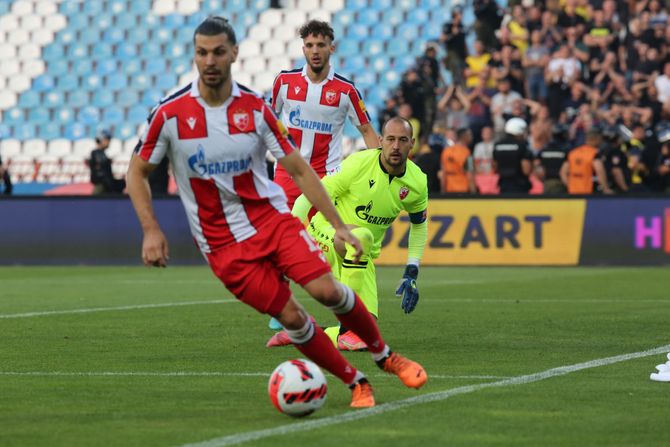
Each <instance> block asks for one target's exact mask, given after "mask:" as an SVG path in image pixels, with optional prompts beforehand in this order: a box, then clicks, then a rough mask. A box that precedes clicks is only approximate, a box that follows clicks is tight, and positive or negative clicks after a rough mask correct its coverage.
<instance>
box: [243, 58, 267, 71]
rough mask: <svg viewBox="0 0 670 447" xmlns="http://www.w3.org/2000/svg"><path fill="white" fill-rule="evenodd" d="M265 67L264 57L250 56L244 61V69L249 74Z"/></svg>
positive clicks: (263, 69)
mask: <svg viewBox="0 0 670 447" xmlns="http://www.w3.org/2000/svg"><path fill="white" fill-rule="evenodd" d="M266 68H267V66H266V64H265V58H264V57H260V56H258V57H251V58H247V59H246V60H245V61H244V67H243V69H244V71H245V72H246V73H249V74H252V75H253V74H256V73H261V72H263V71H265V70H266Z"/></svg>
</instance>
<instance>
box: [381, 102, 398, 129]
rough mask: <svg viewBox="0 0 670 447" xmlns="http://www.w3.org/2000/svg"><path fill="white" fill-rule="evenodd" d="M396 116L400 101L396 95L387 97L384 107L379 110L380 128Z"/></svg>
mask: <svg viewBox="0 0 670 447" xmlns="http://www.w3.org/2000/svg"><path fill="white" fill-rule="evenodd" d="M394 116H398V101H396V99H395V97H390V98H386V101H384V108H383V109H382V110H381V111H380V112H379V117H378V118H377V122H378V124H379V129H383V128H384V123H386V122H387V121H388V120H390V119H391V118H393V117H394Z"/></svg>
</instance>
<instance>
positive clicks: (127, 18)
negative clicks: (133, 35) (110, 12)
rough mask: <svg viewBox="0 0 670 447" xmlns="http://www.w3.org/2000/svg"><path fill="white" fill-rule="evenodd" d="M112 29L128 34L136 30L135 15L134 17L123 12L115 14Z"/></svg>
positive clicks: (132, 14)
mask: <svg viewBox="0 0 670 447" xmlns="http://www.w3.org/2000/svg"><path fill="white" fill-rule="evenodd" d="M117 4H118V3H117ZM114 28H117V29H121V30H123V31H124V32H125V33H128V32H129V31H131V30H133V29H136V28H138V24H137V15H135V14H134V13H132V12H125V11H121V12H119V13H115V14H114ZM140 28H141V26H140Z"/></svg>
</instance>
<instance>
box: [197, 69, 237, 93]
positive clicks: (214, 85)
mask: <svg viewBox="0 0 670 447" xmlns="http://www.w3.org/2000/svg"><path fill="white" fill-rule="evenodd" d="M206 74H207V73H206V72H204V73H202V74H201V75H200V79H202V83H203V84H205V86H207V87H208V88H211V89H215V90H218V89H220V88H221V87H223V85H224V84H225V83H226V81H228V79H229V78H230V67H228V70H217V71H216V74H218V75H219V76H218V79H217V80H216V81H208V80H207V77H206Z"/></svg>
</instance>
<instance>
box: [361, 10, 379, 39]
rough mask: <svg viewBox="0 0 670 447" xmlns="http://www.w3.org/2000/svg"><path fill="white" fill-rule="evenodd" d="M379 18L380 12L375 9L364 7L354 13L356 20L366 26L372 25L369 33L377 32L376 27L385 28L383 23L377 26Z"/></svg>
mask: <svg viewBox="0 0 670 447" xmlns="http://www.w3.org/2000/svg"><path fill="white" fill-rule="evenodd" d="M380 18H381V13H380V12H379V11H375V10H374V9H364V10H362V11H359V12H358V14H357V15H356V22H357V23H360V24H362V25H366V26H368V27H372V30H371V33H373V34H377V29H376V28H386V27H384V26H383V25H382V26H379V24H380V23H379V20H380Z"/></svg>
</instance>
